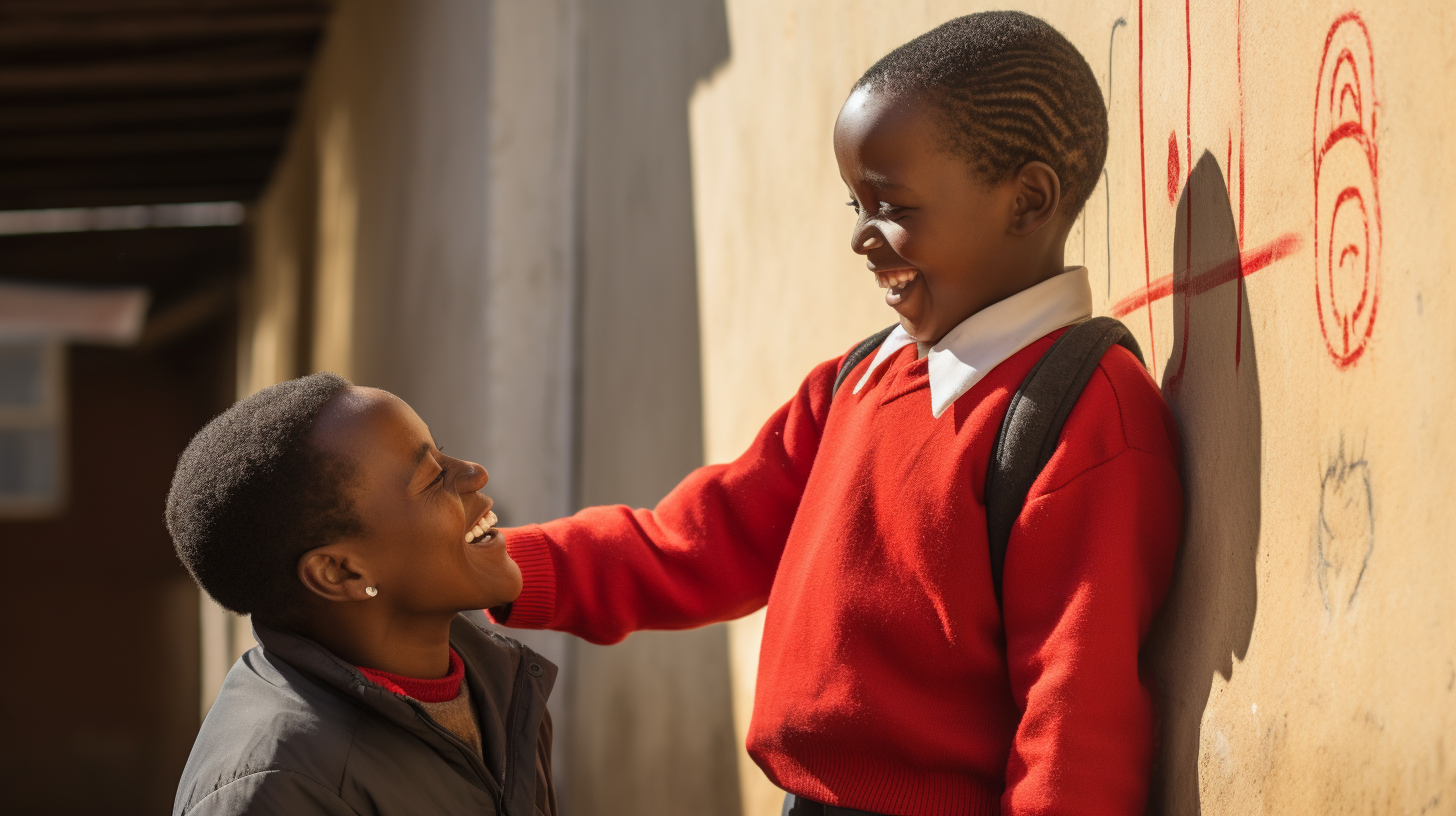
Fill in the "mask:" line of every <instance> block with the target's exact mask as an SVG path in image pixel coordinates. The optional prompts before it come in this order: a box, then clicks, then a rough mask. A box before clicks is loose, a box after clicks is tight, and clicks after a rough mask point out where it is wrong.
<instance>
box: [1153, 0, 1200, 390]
mask: <svg viewBox="0 0 1456 816" xmlns="http://www.w3.org/2000/svg"><path fill="white" fill-rule="evenodd" d="M1183 45H1184V47H1185V48H1186V54H1187V57H1188V60H1187V62H1186V63H1185V68H1186V71H1185V72H1184V77H1185V78H1186V79H1187V85H1186V95H1185V96H1184V98H1183V140H1184V142H1186V143H1187V146H1188V195H1187V196H1185V198H1184V203H1183V207H1184V210H1185V213H1186V217H1185V218H1184V219H1183V231H1184V233H1185V234H1186V236H1187V238H1186V240H1185V241H1184V242H1183V271H1184V273H1185V274H1187V273H1189V272H1191V271H1192V269H1193V8H1192V3H1191V0H1183ZM1174 144H1175V143H1174V142H1169V146H1174ZM1173 288H1174V291H1178V290H1179V289H1180V288H1181V290H1182V294H1183V343H1182V347H1181V348H1180V349H1179V350H1178V368H1176V369H1174V370H1173V371H1172V372H1171V373H1170V374H1169V375H1168V382H1167V389H1168V391H1169V393H1177V392H1178V389H1179V388H1181V387H1182V385H1183V369H1185V368H1186V367H1187V366H1188V342H1189V340H1190V339H1191V338H1192V336H1193V331H1192V325H1193V324H1192V322H1191V321H1190V320H1189V317H1191V316H1192V314H1193V293H1192V292H1191V291H1190V287H1189V286H1187V285H1186V284H1185V285H1184V286H1182V287H1179V286H1178V285H1177V284H1176V283H1175V284H1174V287H1173ZM1149 310H1150V311H1151V307H1149Z"/></svg>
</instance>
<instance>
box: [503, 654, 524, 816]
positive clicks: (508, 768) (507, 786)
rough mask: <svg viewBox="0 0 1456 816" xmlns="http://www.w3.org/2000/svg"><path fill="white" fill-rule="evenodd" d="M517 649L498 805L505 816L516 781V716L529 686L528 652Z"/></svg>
mask: <svg viewBox="0 0 1456 816" xmlns="http://www.w3.org/2000/svg"><path fill="white" fill-rule="evenodd" d="M515 651H516V654H517V655H518V656H519V658H520V659H519V660H517V661H516V682H515V685H514V686H513V687H512V688H511V704H510V705H509V706H506V722H507V723H509V725H508V726H507V727H506V746H505V748H506V759H505V763H504V764H503V765H502V767H501V798H500V804H499V805H498V806H497V810H499V811H500V812H501V814H502V816H505V813H506V802H507V801H509V800H510V793H511V788H512V786H513V784H514V783H515V776H514V771H515V757H516V752H515V747H516V732H517V731H518V730H519V728H518V724H517V723H516V718H517V717H518V716H519V713H520V712H519V709H520V706H521V697H522V692H523V691H524V690H525V688H526V686H527V681H526V679H525V677H524V676H523V675H524V674H525V673H526V652H525V650H524V649H521V648H519V647H517V648H516V650H515Z"/></svg>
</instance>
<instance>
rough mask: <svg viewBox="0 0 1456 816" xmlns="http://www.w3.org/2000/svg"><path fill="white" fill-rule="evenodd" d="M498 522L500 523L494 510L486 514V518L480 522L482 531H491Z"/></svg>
mask: <svg viewBox="0 0 1456 816" xmlns="http://www.w3.org/2000/svg"><path fill="white" fill-rule="evenodd" d="M497 521H499V519H497V518H496V517H495V511H494V510H492V511H490V512H489V513H486V514H485V518H483V519H481V520H480V529H481V530H482V531H484V530H489V529H490V528H492V527H494V526H495V525H496V522H497Z"/></svg>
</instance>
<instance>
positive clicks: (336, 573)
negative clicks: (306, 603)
mask: <svg viewBox="0 0 1456 816" xmlns="http://www.w3.org/2000/svg"><path fill="white" fill-rule="evenodd" d="M356 569H357V570H358V571H356ZM298 580H300V581H302V582H303V585H304V586H305V587H307V588H308V591H309V592H312V593H313V594H314V595H317V596H318V597H320V598H323V599H324V600H326V601H334V602H337V603H346V602H348V601H367V600H369V599H370V598H372V597H374V594H377V592H378V590H377V588H376V587H375V586H374V585H373V584H372V583H371V582H370V581H369V580H368V579H367V578H365V575H364V570H363V568H362V566H361V565H360V563H359V560H358V559H357V558H355V557H354V556H353V555H352V554H350V553H349V552H348V551H347V549H346V548H345V547H343V546H341V545H339V544H327V545H325V546H322V547H317V548H315V549H312V550H309V551H308V552H306V553H304V554H303V557H302V558H299V559H298ZM370 589H374V590H375V593H374V594H371V593H370V592H369V590H370Z"/></svg>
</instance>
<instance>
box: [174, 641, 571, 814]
mask: <svg viewBox="0 0 1456 816" xmlns="http://www.w3.org/2000/svg"><path fill="white" fill-rule="evenodd" d="M254 632H255V634H256V635H257V638H258V642H259V643H260V644H261V645H260V646H259V647H258V648H255V649H253V650H251V651H249V652H248V653H247V654H245V655H243V657H242V658H241V659H240V660H238V662H237V663H236V664H235V665H234V666H233V668H232V670H231V671H229V672H228V676H227V680H226V681H225V682H224V683H223V686H222V691H221V693H219V694H218V697H217V701H216V702H215V703H213V706H212V710H211V711H209V712H208V714H207V719H206V720H205V721H204V722H203V723H202V730H201V731H200V732H198V735H197V741H196V742H195V743H194V744H193V746H192V755H191V757H189V758H188V760H187V767H186V769H184V770H183V771H182V780H181V782H180V783H179V784H178V786H177V799H176V802H175V803H174V804H173V806H172V813H173V814H174V816H183V814H187V816H223V814H227V816H234V815H236V816H241V815H242V814H290V815H292V814H299V815H304V814H329V816H356V815H357V816H365V815H366V814H379V815H380V816H385V814H410V815H411V816H428V814H452V816H454V815H455V814H467V813H468V814H482V815H484V814H492V815H493V816H535V814H536V813H537V806H536V802H537V790H536V788H537V780H538V778H539V777H540V776H541V774H540V771H539V769H538V765H539V764H540V763H541V762H543V761H544V762H546V763H548V764H547V765H546V769H545V770H546V777H545V781H544V783H543V784H544V785H545V786H547V787H548V788H549V784H550V778H549V740H550V731H549V729H550V726H549V720H548V721H546V722H545V723H544V724H543V719H544V718H545V716H546V697H547V695H548V694H550V692H551V686H552V684H553V682H554V681H555V679H556V667H555V666H554V665H552V664H551V663H550V662H548V661H547V660H545V659H544V658H542V657H541V656H539V655H537V654H536V653H534V652H532V651H531V650H530V649H528V648H526V647H525V646H523V645H521V644H520V643H517V642H516V641H514V640H511V639H510V638H507V637H504V636H502V635H499V634H496V633H495V632H492V631H490V630H489V629H486V628H484V627H482V626H478V625H476V624H475V623H473V622H471V621H470V620H469V619H468V618H467V617H466V616H465V615H460V616H457V617H456V618H455V621H454V623H452V624H451V627H450V645H451V646H452V647H454V649H455V651H456V652H457V653H458V654H459V655H460V658H461V660H462V661H463V662H464V663H465V677H466V682H468V683H469V684H470V698H471V700H472V701H473V702H474V703H475V706H476V708H477V709H478V714H479V719H480V736H481V745H482V749H483V753H484V755H485V761H484V762H482V761H481V759H480V757H479V756H477V755H476V754H475V752H474V751H473V750H471V749H470V748H469V747H468V746H467V745H466V744H465V743H464V742H462V741H460V739H458V738H457V737H455V736H454V735H453V734H451V733H450V732H448V731H446V730H445V729H444V728H441V727H440V726H439V725H437V724H436V723H435V722H434V720H431V719H430V718H429V717H428V716H426V715H425V713H424V711H423V709H422V708H420V706H419V705H418V704H417V703H415V702H414V701H413V700H410V699H408V698H406V697H402V696H399V695H396V694H393V693H391V692H389V691H386V690H384V689H383V688H380V687H379V686H377V685H375V684H374V683H373V682H371V681H370V680H369V679H367V678H366V677H365V676H364V675H363V674H361V673H360V672H359V670H358V669H356V668H355V667H353V666H351V665H349V664H348V663H346V662H344V661H343V660H340V659H339V658H337V657H335V656H334V655H332V654H330V653H329V652H328V651H327V650H325V649H324V648H323V647H321V646H319V645H318V644H317V643H314V642H313V641H311V640H308V639H307V638H303V637H300V636H298V635H293V634H289V633H287V632H282V631H277V630H273V629H269V628H267V627H264V626H255V627H254ZM543 725H544V734H543ZM543 737H544V740H543V739H542V738H543ZM538 741H541V742H542V744H541V745H539V746H538ZM538 748H539V749H540V750H538ZM543 793H545V792H543ZM553 798H554V797H553ZM549 809H553V808H548V810H549Z"/></svg>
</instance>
